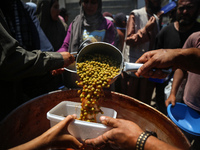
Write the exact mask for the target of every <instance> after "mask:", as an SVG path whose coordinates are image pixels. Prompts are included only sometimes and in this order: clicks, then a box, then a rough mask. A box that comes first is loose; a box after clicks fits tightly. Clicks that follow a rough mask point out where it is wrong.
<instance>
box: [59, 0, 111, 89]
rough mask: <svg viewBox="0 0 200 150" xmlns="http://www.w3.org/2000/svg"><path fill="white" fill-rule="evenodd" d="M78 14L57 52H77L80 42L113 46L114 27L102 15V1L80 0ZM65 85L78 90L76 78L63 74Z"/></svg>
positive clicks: (70, 74) (73, 75)
mask: <svg viewBox="0 0 200 150" xmlns="http://www.w3.org/2000/svg"><path fill="white" fill-rule="evenodd" d="M79 5H80V14H79V15H78V16H76V18H75V19H74V20H73V21H72V23H71V24H70V25H69V28H68V31H67V36H66V38H65V40H64V42H63V45H62V47H61V48H60V49H59V50H58V52H63V51H67V52H70V53H72V52H78V51H79V47H80V45H81V43H82V42H84V41H85V40H88V39H90V41H92V42H96V41H98V42H107V43H110V44H112V45H114V42H115V32H114V30H115V27H114V25H113V23H112V22H111V21H110V20H107V19H105V18H104V17H103V15H102V0H80V1H79ZM64 78H65V85H66V87H68V88H78V86H77V85H76V83H75V81H76V80H77V78H78V76H77V75H75V74H74V73H69V72H65V73H64Z"/></svg>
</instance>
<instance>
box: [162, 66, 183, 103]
mask: <svg viewBox="0 0 200 150" xmlns="http://www.w3.org/2000/svg"><path fill="white" fill-rule="evenodd" d="M185 74H186V72H185V71H183V70H181V69H177V70H176V71H175V72H174V77H173V83H172V89H171V93H170V95H169V97H168V99H167V100H166V101H165V105H166V106H168V105H169V104H170V103H171V104H172V105H173V106H174V105H175V102H176V93H177V91H178V89H179V86H180V85H181V83H182V81H183V79H184V77H185Z"/></svg>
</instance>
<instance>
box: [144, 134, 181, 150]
mask: <svg viewBox="0 0 200 150" xmlns="http://www.w3.org/2000/svg"><path fill="white" fill-rule="evenodd" d="M169 149H170V150H179V148H176V147H174V146H171V145H169V144H167V143H165V142H163V141H161V140H159V139H157V138H156V137H154V136H150V137H149V138H148V139H147V141H146V143H145V145H144V150H169Z"/></svg>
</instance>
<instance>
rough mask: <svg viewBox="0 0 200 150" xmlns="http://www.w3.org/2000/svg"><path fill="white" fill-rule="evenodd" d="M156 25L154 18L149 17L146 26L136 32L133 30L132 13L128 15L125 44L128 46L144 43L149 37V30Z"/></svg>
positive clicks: (133, 19) (133, 18) (133, 20)
mask: <svg viewBox="0 0 200 150" xmlns="http://www.w3.org/2000/svg"><path fill="white" fill-rule="evenodd" d="M155 26H156V18H155V17H153V16H152V17H151V18H150V19H149V21H148V22H147V24H146V26H145V27H144V28H142V29H140V30H138V32H137V33H136V31H135V17H134V14H133V13H132V14H131V15H130V16H129V20H128V22H127V38H126V44H127V45H130V46H135V45H138V44H142V43H145V42H147V41H149V39H150V36H149V35H150V31H151V30H152V29H153V28H154V27H155Z"/></svg>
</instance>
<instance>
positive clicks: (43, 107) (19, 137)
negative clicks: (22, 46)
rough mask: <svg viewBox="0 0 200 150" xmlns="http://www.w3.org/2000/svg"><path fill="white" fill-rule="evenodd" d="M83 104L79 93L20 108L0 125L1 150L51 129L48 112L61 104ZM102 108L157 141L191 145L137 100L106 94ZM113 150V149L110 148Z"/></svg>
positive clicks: (39, 99)
mask: <svg viewBox="0 0 200 150" xmlns="http://www.w3.org/2000/svg"><path fill="white" fill-rule="evenodd" d="M65 100H67V101H73V102H80V98H79V94H78V93H77V90H67V91H59V92H54V93H51V94H46V95H43V96H40V97H37V98H35V99H32V100H30V101H29V102H27V103H25V104H23V105H21V106H20V107H18V108H17V109H16V110H14V111H13V112H12V113H11V114H10V115H9V116H8V117H7V118H6V119H5V120H4V121H3V122H1V125H0V141H1V144H0V149H7V148H10V147H13V146H16V145H19V144H22V143H24V142H27V141H29V140H31V139H33V138H35V137H37V136H39V135H41V134H42V133H43V132H45V131H46V130H48V129H49V127H50V122H49V120H48V119H47V116H46V114H47V112H48V111H49V110H50V109H52V108H53V107H54V106H56V105H57V104H58V103H60V102H61V101H65ZM100 105H101V106H102V107H107V108H112V109H114V110H116V111H117V118H123V119H128V120H131V121H134V122H135V123H137V124H138V125H139V126H141V128H142V129H144V130H145V129H147V130H151V131H154V132H156V133H157V135H158V138H159V139H161V140H163V141H165V142H167V143H169V144H172V145H175V146H177V147H179V148H182V149H188V148H189V146H190V144H189V142H188V140H187V138H186V137H185V136H184V134H183V133H182V132H181V130H180V129H179V128H178V127H177V126H176V125H175V124H174V123H173V122H172V121H171V120H170V119H169V118H168V117H166V116H165V115H163V114H162V113H160V112H159V111H157V110H156V109H154V108H152V107H150V106H149V105H146V104H144V103H142V102H140V101H138V100H136V99H134V98H131V97H129V96H126V95H123V94H119V93H116V92H110V91H105V99H104V100H102V101H100ZM108 149H112V148H110V147H109V148H108Z"/></svg>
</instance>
